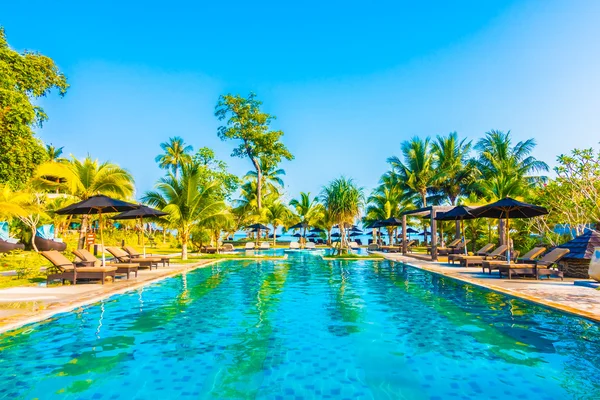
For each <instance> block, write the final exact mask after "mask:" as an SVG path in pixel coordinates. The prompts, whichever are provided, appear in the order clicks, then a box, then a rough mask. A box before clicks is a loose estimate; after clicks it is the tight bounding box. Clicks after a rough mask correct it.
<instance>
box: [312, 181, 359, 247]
mask: <svg viewBox="0 0 600 400" xmlns="http://www.w3.org/2000/svg"><path fill="white" fill-rule="evenodd" d="M319 199H320V200H321V203H322V204H323V206H324V208H325V209H326V210H327V212H329V213H330V215H331V217H332V219H333V220H334V221H335V222H336V223H337V225H338V226H339V229H340V247H339V249H338V252H339V253H341V251H342V249H343V248H344V246H345V224H352V223H353V222H354V220H355V219H356V218H357V217H358V215H359V214H360V210H361V207H362V205H363V203H364V193H363V188H361V187H358V186H356V184H355V183H354V181H353V180H352V179H348V178H345V177H341V178H338V179H334V180H333V181H331V182H330V183H329V184H328V185H327V186H324V187H323V188H322V190H321V194H320V196H319Z"/></svg>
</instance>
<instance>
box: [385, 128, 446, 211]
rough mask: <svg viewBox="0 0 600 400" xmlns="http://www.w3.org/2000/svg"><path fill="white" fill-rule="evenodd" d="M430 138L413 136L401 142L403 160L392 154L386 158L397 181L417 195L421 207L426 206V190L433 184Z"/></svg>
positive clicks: (433, 174) (432, 159)
mask: <svg viewBox="0 0 600 400" xmlns="http://www.w3.org/2000/svg"><path fill="white" fill-rule="evenodd" d="M429 142H430V139H429V138H426V139H421V138H419V137H414V138H412V139H411V140H410V141H405V142H403V143H402V146H401V149H402V156H403V159H404V160H403V161H402V160H400V159H399V158H398V157H396V156H393V157H390V158H388V159H387V161H388V163H389V164H390V165H391V167H392V172H393V173H394V174H397V175H398V176H397V178H396V179H397V181H398V182H400V184H401V187H402V188H403V189H405V190H406V191H407V192H409V193H411V194H414V195H416V196H418V198H419V202H420V203H421V205H422V206H423V207H427V192H428V190H430V189H431V188H432V186H433V184H434V178H435V171H434V157H433V154H432V153H431V151H430V146H429Z"/></svg>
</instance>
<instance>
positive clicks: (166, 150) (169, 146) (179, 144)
mask: <svg viewBox="0 0 600 400" xmlns="http://www.w3.org/2000/svg"><path fill="white" fill-rule="evenodd" d="M160 148H161V149H162V150H163V154H159V155H158V156H156V158H155V161H156V162H157V163H158V166H159V167H161V168H163V169H170V170H171V171H172V172H173V174H174V175H175V176H177V172H178V170H179V168H181V166H182V165H183V164H186V163H189V162H190V161H191V160H192V157H191V155H190V153H191V152H192V150H193V148H192V146H190V145H187V144H185V142H184V141H183V139H182V138H180V137H179V136H175V137H172V138H169V141H168V142H164V143H161V144H160Z"/></svg>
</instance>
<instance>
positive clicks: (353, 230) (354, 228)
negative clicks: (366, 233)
mask: <svg viewBox="0 0 600 400" xmlns="http://www.w3.org/2000/svg"><path fill="white" fill-rule="evenodd" d="M350 232H353V233H362V232H363V231H361V230H360V229H358V228H357V227H356V226H353V227H352V229H350Z"/></svg>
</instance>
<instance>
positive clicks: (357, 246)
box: [348, 242, 360, 250]
mask: <svg viewBox="0 0 600 400" xmlns="http://www.w3.org/2000/svg"><path fill="white" fill-rule="evenodd" d="M348 247H350V249H352V250H358V249H360V246H359V245H358V243H356V242H348Z"/></svg>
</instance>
